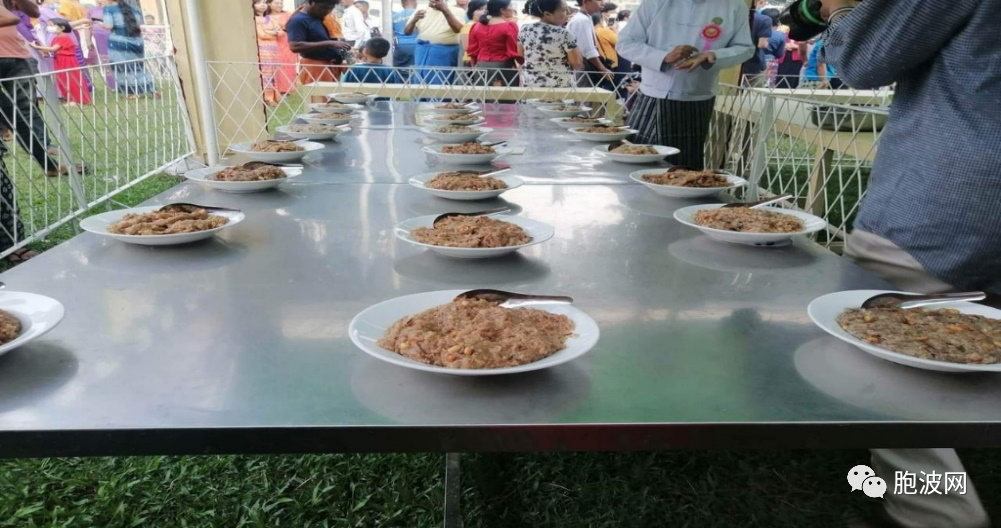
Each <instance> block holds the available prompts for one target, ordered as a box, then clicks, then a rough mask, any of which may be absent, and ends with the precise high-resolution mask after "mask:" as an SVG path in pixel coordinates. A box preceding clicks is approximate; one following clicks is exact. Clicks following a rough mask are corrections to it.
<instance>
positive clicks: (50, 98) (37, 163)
mask: <svg viewBox="0 0 1001 528" xmlns="http://www.w3.org/2000/svg"><path fill="white" fill-rule="evenodd" d="M154 72H167V73H168V74H167V75H165V76H159V75H154ZM0 129H4V130H6V131H9V133H10V134H11V135H12V136H13V139H12V140H11V141H9V142H4V143H3V144H2V145H0V172H2V174H0V184H2V185H0V187H2V191H3V192H2V193H0V194H2V196H0V217H2V219H0V220H2V221H0V256H4V255H7V254H9V253H11V252H12V251H14V250H16V249H18V248H20V247H23V246H24V245H25V244H27V243H29V242H31V241H33V240H36V239H39V238H41V237H44V236H45V235H47V234H48V233H50V232H51V231H52V230H54V229H56V228H58V227H60V226H62V225H63V224H65V223H67V222H69V221H70V220H73V219H74V218H76V217H77V216H79V215H80V214H81V213H83V212H84V211H86V210H87V209H89V208H91V207H94V206H95V205H98V204H101V203H102V202H105V201H107V200H108V199H109V198H110V197H111V196H113V195H114V194H116V193H118V192H120V191H122V190H124V189H126V188H128V187H130V186H133V185H135V184H137V183H139V182H141V181H142V180H144V179H145V178H147V177H149V176H151V175H154V174H157V173H160V172H162V171H163V170H164V168H165V167H168V166H170V165H173V164H175V163H177V162H179V161H182V160H184V159H185V158H187V157H188V156H190V155H191V154H193V153H194V140H193V137H192V132H191V126H190V124H189V122H188V116H187V112H186V109H185V106H184V101H183V94H182V92H181V87H180V83H179V81H178V77H177V72H176V69H175V67H174V60H173V58H172V57H154V58H147V59H143V60H136V61H129V62H121V63H115V64H111V65H106V66H104V67H102V66H90V67H85V68H78V69H74V70H64V71H57V72H52V73H47V74H41V75H33V76H27V77H18V78H8V79H2V80H0ZM5 133H7V132H5Z"/></svg>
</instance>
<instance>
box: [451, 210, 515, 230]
mask: <svg viewBox="0 0 1001 528" xmlns="http://www.w3.org/2000/svg"><path fill="white" fill-rule="evenodd" d="M510 210H511V208H510V207H499V208H497V209H490V210H488V211H477V212H475V213H445V214H440V215H438V216H436V217H435V218H434V221H433V222H431V227H434V226H435V225H437V224H438V222H441V221H442V220H444V219H446V218H451V217H453V216H489V215H495V214H500V213H506V212H509V211H510Z"/></svg>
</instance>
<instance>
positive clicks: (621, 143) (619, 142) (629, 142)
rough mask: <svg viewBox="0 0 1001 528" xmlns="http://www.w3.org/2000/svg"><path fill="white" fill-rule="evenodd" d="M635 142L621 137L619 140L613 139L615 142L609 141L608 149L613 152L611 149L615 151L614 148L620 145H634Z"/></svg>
mask: <svg viewBox="0 0 1001 528" xmlns="http://www.w3.org/2000/svg"><path fill="white" fill-rule="evenodd" d="M634 144H635V143H633V142H632V141H628V140H625V139H620V140H618V141H613V142H611V143H609V145H608V151H609V152H611V151H613V150H615V149H617V148H619V147H624V146H626V145H634Z"/></svg>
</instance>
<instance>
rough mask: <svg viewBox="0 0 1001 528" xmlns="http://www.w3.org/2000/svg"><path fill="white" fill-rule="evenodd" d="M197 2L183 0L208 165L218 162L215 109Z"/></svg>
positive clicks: (195, 0)
mask: <svg viewBox="0 0 1001 528" xmlns="http://www.w3.org/2000/svg"><path fill="white" fill-rule="evenodd" d="M198 3H199V2H198V0H185V2H184V5H185V10H186V11H187V15H188V17H187V19H188V28H187V33H188V40H189V44H190V46H191V47H190V54H189V56H190V59H191V66H192V70H193V72H194V75H195V92H196V94H197V98H198V106H199V108H201V116H200V117H201V125H202V137H203V138H204V139H205V151H206V156H207V160H206V161H208V164H209V165H215V164H216V163H218V161H219V145H218V139H217V137H216V129H215V108H214V107H213V102H212V84H211V82H210V80H209V70H208V65H207V64H206V57H205V42H204V39H203V37H202V24H201V19H202V16H201V12H199V10H198Z"/></svg>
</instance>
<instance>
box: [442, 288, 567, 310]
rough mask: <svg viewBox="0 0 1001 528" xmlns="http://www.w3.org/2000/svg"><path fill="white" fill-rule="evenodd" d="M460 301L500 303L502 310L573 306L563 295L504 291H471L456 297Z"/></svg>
mask: <svg viewBox="0 0 1001 528" xmlns="http://www.w3.org/2000/svg"><path fill="white" fill-rule="evenodd" d="M460 299H483V300H484V301H490V302H496V303H500V304H499V306H500V307H502V308H517V307H519V306H530V305H533V304H573V298H572V297H566V296H563V295H533V294H529V293H514V292H509V291H503V290H469V291H467V292H462V293H460V294H459V295H456V296H455V300H456V301H458V300H460Z"/></svg>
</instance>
